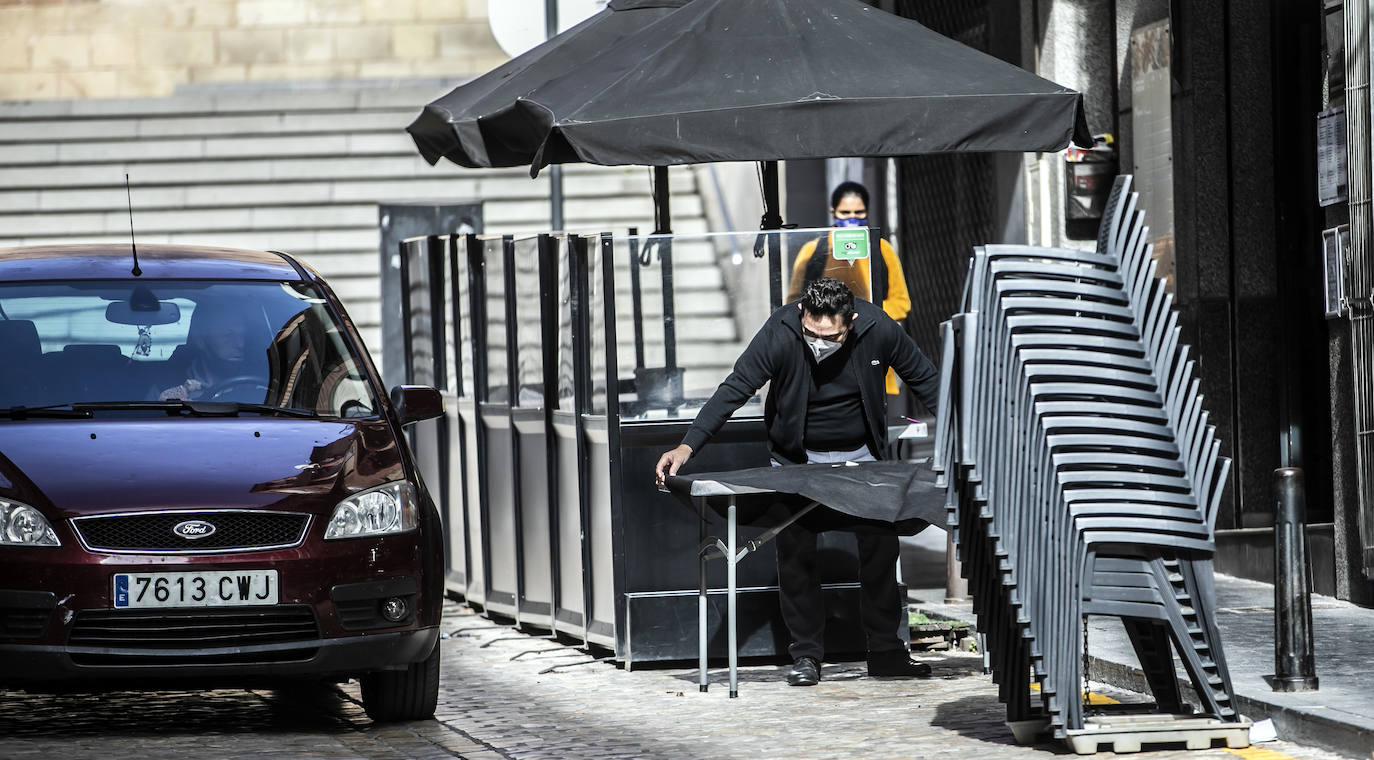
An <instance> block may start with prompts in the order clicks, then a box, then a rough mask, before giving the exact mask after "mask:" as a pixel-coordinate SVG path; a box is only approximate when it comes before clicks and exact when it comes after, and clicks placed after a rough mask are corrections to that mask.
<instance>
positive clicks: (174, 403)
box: [0, 399, 319, 420]
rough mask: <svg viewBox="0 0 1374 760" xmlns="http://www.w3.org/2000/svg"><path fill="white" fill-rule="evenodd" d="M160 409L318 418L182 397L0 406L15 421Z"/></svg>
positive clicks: (0, 415)
mask: <svg viewBox="0 0 1374 760" xmlns="http://www.w3.org/2000/svg"><path fill="white" fill-rule="evenodd" d="M139 409H148V410H159V411H165V412H167V413H168V414H180V413H189V414H192V415H194V416H197V417H237V416H238V415H239V412H255V413H257V414H265V415H280V416H283V417H318V416H319V415H317V414H315V413H314V412H312V411H309V410H306V409H292V408H290V407H284V406H272V405H270V404H249V403H243V402H238V401H185V400H182V399H169V400H167V401H78V402H73V403H66V404H48V405H46V406H12V407H10V408H9V409H0V418H3V417H9V418H10V419H14V420H23V419H26V418H29V417H45V418H58V419H90V418H91V417H93V416H95V412H98V411H112V410H120V411H122V410H135V411H136V410H139Z"/></svg>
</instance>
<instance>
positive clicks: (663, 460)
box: [654, 443, 692, 486]
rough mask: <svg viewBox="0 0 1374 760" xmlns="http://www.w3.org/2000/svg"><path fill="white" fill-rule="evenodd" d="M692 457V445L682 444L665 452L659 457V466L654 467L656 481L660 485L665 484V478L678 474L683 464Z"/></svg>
mask: <svg viewBox="0 0 1374 760" xmlns="http://www.w3.org/2000/svg"><path fill="white" fill-rule="evenodd" d="M691 458H692V447H691V446H688V445H687V444H685V443H684V444H682V445H680V446H678V447H677V448H675V449H673V450H672V451H665V452H663V456H661V457H659V458H658V466H656V467H655V468H654V475H656V476H657V480H656V481H655V482H656V483H658V485H660V486H661V485H663V478H664V477H666V476H667V475H676V474H677V471H678V470H679V469H681V468H682V465H684V464H686V463H687V460H688V459H691Z"/></svg>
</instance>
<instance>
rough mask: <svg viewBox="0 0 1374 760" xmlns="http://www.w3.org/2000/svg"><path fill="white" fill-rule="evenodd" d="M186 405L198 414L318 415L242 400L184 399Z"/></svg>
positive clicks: (287, 407) (307, 410) (306, 411)
mask: <svg viewBox="0 0 1374 760" xmlns="http://www.w3.org/2000/svg"><path fill="white" fill-rule="evenodd" d="M181 403H182V404H183V405H185V407H186V408H187V409H189V410H191V411H192V412H195V413H196V414H207V415H225V416H229V417H233V416H237V415H238V413H239V412H257V413H258V414H276V415H280V416H282V417H318V416H319V415H318V414H315V413H314V412H312V411H310V410H309V409H293V408H292V407H289V406H272V405H271V404H249V403H245V402H242V401H182V402H181Z"/></svg>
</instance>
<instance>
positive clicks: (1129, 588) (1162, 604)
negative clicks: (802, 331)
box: [935, 177, 1248, 751]
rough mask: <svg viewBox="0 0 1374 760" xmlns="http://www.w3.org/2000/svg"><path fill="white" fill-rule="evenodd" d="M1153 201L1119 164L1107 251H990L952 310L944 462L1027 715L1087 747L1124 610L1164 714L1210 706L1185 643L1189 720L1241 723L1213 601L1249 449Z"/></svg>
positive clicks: (989, 613) (952, 501)
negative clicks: (1232, 424) (1217, 382)
mask: <svg viewBox="0 0 1374 760" xmlns="http://www.w3.org/2000/svg"><path fill="white" fill-rule="evenodd" d="M1136 204H1137V196H1136V194H1135V193H1133V192H1130V178H1129V177H1121V178H1118V180H1117V182H1116V185H1115V186H1114V188H1113V191H1112V195H1111V200H1110V201H1109V204H1108V208H1107V212H1106V214H1105V215H1104V221H1103V224H1102V228H1101V232H1100V234H1099V239H1098V245H1097V249H1096V250H1094V251H1082V250H1071V249H1058V248H1038V247H1030V246H1014V245H996V246H986V247H983V248H979V249H976V250H975V254H974V258H973V260H972V262H971V264H970V270H969V276H968V280H967V282H966V284H965V288H964V296H963V305H962V311H961V313H959V314H957V315H955V316H954V317H953V318H952V319H951V320H950V321H949V322H946V323H944V324H943V325H942V329H943V341H944V346H943V351H942V367H941V370H942V375H943V382H942V388H941V393H942V398H941V403H940V419H939V421H938V427H937V433H936V453H935V469H936V471H937V472H939V473H941V478H942V483H943V484H944V485H945V486H946V488H947V494H948V495H947V502H946V506H947V507H948V510H949V527H950V529H951V530H952V531H953V533H954V536H955V539H956V542H957V547H958V551H959V558H960V560H961V562H962V566H963V570H964V573H965V575H966V576H967V577H968V579H969V589H970V592H971V593H972V595H973V599H974V611H975V612H976V613H977V615H978V628H979V630H980V631H981V632H983V634H984V635H985V637H986V646H987V650H988V652H987V654H988V656H989V658H990V663H991V666H992V670H993V674H994V679H995V680H996V682H997V683H998V684H999V693H1000V697H1001V699H1002V701H1003V702H1004V703H1005V704H1006V705H1007V718H1008V724H1009V725H1010V726H1011V727H1012V729H1013V731H1014V732H1015V733H1016V735H1017V738H1018V740H1028V739H1030V738H1032V737H1034V736H1039V735H1042V733H1043V732H1045V731H1048V732H1049V733H1051V734H1052V735H1053V736H1054V737H1055V738H1059V739H1065V740H1070V742H1071V744H1073V746H1074V748H1075V749H1077V750H1079V751H1085V749H1084V747H1087V749H1086V751H1095V750H1096V744H1095V743H1093V741H1091V740H1092V739H1093V736H1091V735H1090V734H1092V731H1091V730H1087V729H1085V708H1084V705H1083V698H1082V690H1083V687H1084V683H1085V682H1084V678H1085V673H1084V669H1085V658H1084V653H1085V646H1086V642H1085V641H1084V637H1085V630H1086V629H1085V627H1084V619H1085V616H1086V615H1110V616H1116V617H1119V618H1121V619H1122V622H1123V624H1124V625H1125V628H1126V631H1127V633H1128V635H1129V637H1130V640H1131V642H1132V644H1133V645H1134V648H1135V651H1136V654H1137V655H1138V657H1139V659H1140V663H1141V667H1142V670H1143V672H1144V673H1145V676H1146V678H1147V680H1148V682H1149V686H1150V689H1151V691H1152V693H1153V697H1154V699H1155V702H1156V706H1157V707H1156V712H1157V713H1158V714H1168V715H1172V716H1178V715H1182V714H1188V713H1192V712H1193V707H1194V706H1193V705H1191V704H1189V703H1188V702H1187V701H1185V699H1184V696H1183V694H1182V693H1181V690H1180V688H1179V685H1178V678H1177V677H1176V675H1175V665H1174V660H1173V656H1172V651H1171V644H1172V648H1173V649H1176V650H1177V652H1178V656H1179V659H1180V660H1181V661H1182V664H1183V666H1184V668H1185V669H1186V671H1187V673H1188V676H1189V678H1190V679H1191V681H1192V686H1193V690H1194V692H1195V693H1196V701H1197V702H1198V703H1199V704H1197V705H1196V709H1197V710H1198V713H1197V715H1198V716H1199V717H1203V718H1208V719H1209V721H1204V722H1203V723H1201V724H1200V723H1198V722H1197V721H1193V722H1192V723H1190V724H1189V725H1193V726H1199V725H1205V726H1210V727H1212V728H1215V727H1217V726H1219V725H1223V724H1231V726H1232V727H1234V726H1235V725H1236V724H1237V723H1239V722H1241V718H1240V717H1239V716H1238V715H1237V713H1236V711H1235V707H1234V703H1235V698H1234V692H1233V691H1232V688H1231V683H1230V678H1229V676H1228V675H1227V671H1226V664H1225V660H1224V659H1223V657H1222V651H1221V644H1220V641H1219V640H1218V635H1217V629H1216V626H1215V623H1214V621H1213V619H1212V614H1211V607H1212V605H1213V587H1212V563H1211V558H1212V555H1213V550H1214V544H1213V525H1214V523H1215V519H1216V513H1217V507H1218V504H1219V502H1220V498H1221V493H1222V489H1223V487H1224V485H1225V483H1226V479H1227V473H1228V470H1229V465H1230V461H1229V460H1227V459H1225V458H1223V457H1220V456H1219V455H1218V450H1219V447H1220V444H1219V442H1218V441H1217V440H1216V437H1215V435H1214V429H1213V427H1212V426H1210V425H1208V424H1207V412H1205V411H1204V410H1203V409H1202V397H1201V395H1200V394H1199V393H1198V379H1197V377H1196V373H1195V371H1194V365H1193V362H1192V361H1190V360H1189V358H1188V347H1187V346H1184V345H1180V343H1179V332H1180V331H1179V327H1178V325H1177V314H1176V313H1175V312H1174V310H1173V307H1172V296H1171V295H1170V294H1169V293H1168V291H1167V289H1166V285H1165V282H1164V281H1163V280H1162V279H1159V278H1158V277H1156V276H1155V275H1156V272H1155V261H1154V260H1153V258H1152V257H1151V255H1150V253H1151V251H1150V246H1149V244H1147V242H1146V227H1145V225H1144V219H1143V213H1142V212H1141V211H1140V210H1139V209H1137V207H1136ZM1032 687H1034V688H1032ZM1095 720H1096V719H1094V721H1095ZM1176 723H1177V724H1178V725H1182V723H1180V722H1179V721H1176ZM1117 725H1118V726H1119V722H1118V724H1117ZM1205 733H1206V732H1205V731H1204V732H1203V733H1202V734H1198V735H1197V736H1193V735H1188V736H1184V737H1182V740H1185V741H1187V742H1188V743H1189V746H1190V747H1192V746H1209V745H1210V739H1211V738H1224V739H1226V740H1227V743H1228V744H1229V745H1230V746H1245V743H1246V742H1248V738H1246V735H1245V733H1244V732H1241V733H1239V734H1236V733H1227V732H1225V731H1223V732H1221V733H1215V732H1214V733H1213V734H1212V735H1211V736H1210V737H1209V736H1205V735H1203V734H1205ZM1079 738H1084V739H1085V743H1084V742H1080V743H1075V742H1074V740H1075V739H1079ZM1116 741H1117V743H1116V749H1117V750H1118V751H1128V750H1129V749H1131V746H1130V745H1131V742H1132V741H1133V740H1132V739H1130V738H1129V737H1128V738H1125V739H1117V740H1116ZM1134 748H1136V749H1138V748H1139V747H1138V745H1135V747H1134Z"/></svg>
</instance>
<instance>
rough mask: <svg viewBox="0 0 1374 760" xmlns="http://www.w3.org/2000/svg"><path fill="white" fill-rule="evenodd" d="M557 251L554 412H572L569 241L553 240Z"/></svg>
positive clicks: (574, 374)
mask: <svg viewBox="0 0 1374 760" xmlns="http://www.w3.org/2000/svg"><path fill="white" fill-rule="evenodd" d="M554 245H555V246H556V248H557V251H558V256H557V259H558V301H557V310H558V398H557V399H555V402H554V408H555V409H559V410H562V411H565V412H571V411H574V410H575V408H576V400H575V397H576V394H577V369H576V368H577V358H576V355H575V354H574V351H573V308H572V306H573V239H572V238H571V237H556V238H554Z"/></svg>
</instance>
